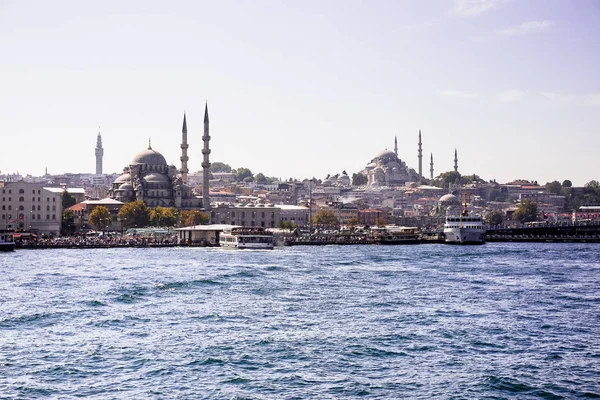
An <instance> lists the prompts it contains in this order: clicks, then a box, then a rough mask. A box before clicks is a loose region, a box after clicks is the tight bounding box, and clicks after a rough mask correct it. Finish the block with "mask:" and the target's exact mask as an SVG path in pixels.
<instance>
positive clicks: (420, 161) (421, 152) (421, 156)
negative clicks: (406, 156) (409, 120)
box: [419, 129, 423, 178]
mask: <svg viewBox="0 0 600 400" xmlns="http://www.w3.org/2000/svg"><path fill="white" fill-rule="evenodd" d="M422 177H423V143H421V130H420V129H419V178H422Z"/></svg>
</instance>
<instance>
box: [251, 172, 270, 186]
mask: <svg viewBox="0 0 600 400" xmlns="http://www.w3.org/2000/svg"><path fill="white" fill-rule="evenodd" d="M254 180H256V183H267V178H266V177H265V175H264V174H263V173H262V172H259V173H258V174H256V176H255V177H254Z"/></svg>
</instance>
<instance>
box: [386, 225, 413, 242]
mask: <svg viewBox="0 0 600 400" xmlns="http://www.w3.org/2000/svg"><path fill="white" fill-rule="evenodd" d="M375 242H376V243H379V244H420V243H421V236H420V234H419V228H416V227H406V226H401V227H397V228H388V229H386V230H385V231H383V232H379V233H378V234H377V235H376V236H375Z"/></svg>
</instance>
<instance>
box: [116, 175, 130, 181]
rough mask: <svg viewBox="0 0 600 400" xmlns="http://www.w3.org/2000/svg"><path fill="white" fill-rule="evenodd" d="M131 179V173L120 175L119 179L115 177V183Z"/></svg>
mask: <svg viewBox="0 0 600 400" xmlns="http://www.w3.org/2000/svg"><path fill="white" fill-rule="evenodd" d="M130 179H131V176H130V175H129V174H123V175H121V176H119V177H118V178H117V179H115V182H114V183H120V182H129V181H130Z"/></svg>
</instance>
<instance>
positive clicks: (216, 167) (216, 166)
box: [210, 161, 231, 172]
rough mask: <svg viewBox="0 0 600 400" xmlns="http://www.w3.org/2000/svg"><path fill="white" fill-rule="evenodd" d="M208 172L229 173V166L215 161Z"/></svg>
mask: <svg viewBox="0 0 600 400" xmlns="http://www.w3.org/2000/svg"><path fill="white" fill-rule="evenodd" d="M210 172H231V166H230V165H229V164H225V163H222V162H219V161H215V162H213V163H212V164H211V165H210Z"/></svg>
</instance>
